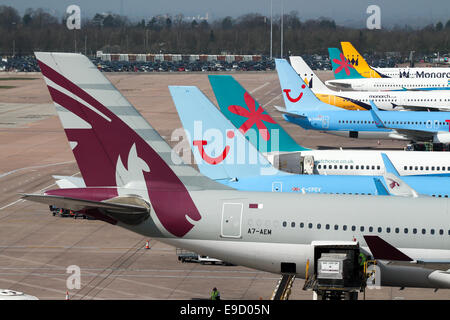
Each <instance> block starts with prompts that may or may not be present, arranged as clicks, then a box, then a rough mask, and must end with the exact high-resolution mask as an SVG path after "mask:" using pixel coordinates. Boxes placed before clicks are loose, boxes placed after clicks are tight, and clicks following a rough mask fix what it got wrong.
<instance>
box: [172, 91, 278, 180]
mask: <svg viewBox="0 0 450 320" xmlns="http://www.w3.org/2000/svg"><path fill="white" fill-rule="evenodd" d="M169 90H170V94H171V95H172V99H173V101H174V103H175V107H176V108H177V111H178V115H179V116H180V119H181V122H182V123H183V127H184V129H185V130H186V134H187V137H188V139H189V141H190V146H191V149H192V152H193V154H194V157H195V160H196V163H197V166H198V168H199V170H200V172H201V173H203V174H204V175H206V176H207V177H209V178H211V179H215V180H232V179H239V178H241V177H256V176H260V175H266V174H285V173H281V172H279V171H278V170H277V169H275V168H274V167H272V165H271V164H270V163H269V161H268V160H267V159H266V158H265V157H264V156H263V155H262V154H261V153H259V152H258V150H257V149H256V148H255V147H254V146H253V145H252V144H251V143H250V142H249V141H248V140H247V139H246V137H244V135H243V134H242V132H241V130H237V129H236V127H235V126H234V125H233V124H232V123H231V122H230V121H228V120H227V119H226V118H225V116H224V115H223V114H222V113H221V112H220V111H219V110H218V109H217V108H216V106H215V105H214V104H213V103H212V102H211V101H210V100H209V99H208V98H207V97H206V96H205V95H204V94H203V93H202V92H201V91H200V90H199V89H198V88H197V87H192V86H169ZM265 134H267V135H270V134H272V133H271V132H270V133H269V132H266V133H264V134H263V135H265ZM246 135H247V137H249V140H250V141H252V140H254V139H257V133H256V130H254V129H251V128H250V129H249V130H248V131H247V132H246Z"/></svg>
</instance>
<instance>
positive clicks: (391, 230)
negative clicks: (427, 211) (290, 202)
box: [282, 221, 450, 236]
mask: <svg viewBox="0 0 450 320" xmlns="http://www.w3.org/2000/svg"><path fill="white" fill-rule="evenodd" d="M282 225H283V227H284V228H286V227H287V226H288V222H287V221H283V223H282ZM289 225H290V226H291V228H295V227H296V226H297V224H296V222H291V223H290V224H289ZM298 227H299V228H300V229H303V228H304V229H315V230H320V229H322V228H323V229H325V230H335V231H339V230H342V231H357V230H359V231H360V232H377V233H383V230H384V232H385V233H397V234H398V233H403V234H408V233H409V232H411V233H412V234H423V235H426V234H430V235H441V236H442V235H444V233H445V231H444V229H429V230H427V229H425V228H422V229H421V228H400V227H395V228H391V227H385V228H383V227H372V226H369V227H367V230H366V227H365V226H359V227H357V226H355V225H352V226H347V225H342V226H340V225H338V224H334V225H331V224H328V223H327V224H324V225H322V224H321V223H316V224H313V223H311V222H310V223H304V222H300V223H299V224H298ZM447 234H448V235H450V229H449V230H448V231H447Z"/></svg>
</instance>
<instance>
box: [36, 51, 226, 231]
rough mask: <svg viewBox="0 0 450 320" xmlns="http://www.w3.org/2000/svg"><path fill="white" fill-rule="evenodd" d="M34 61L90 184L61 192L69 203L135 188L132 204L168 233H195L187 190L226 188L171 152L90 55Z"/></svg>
mask: <svg viewBox="0 0 450 320" xmlns="http://www.w3.org/2000/svg"><path fill="white" fill-rule="evenodd" d="M35 55H36V58H37V60H38V63H39V66H40V68H41V71H42V74H43V76H44V78H45V81H46V83H47V86H48V90H49V92H50V95H51V98H52V100H53V102H54V104H55V106H56V109H57V111H58V115H59V117H60V120H61V123H62V126H63V128H64V131H65V133H66V135H67V138H68V140H69V142H70V146H71V147H72V151H73V153H74V155H75V159H76V161H77V164H78V167H79V169H80V172H81V174H82V177H83V180H84V182H85V184H86V186H87V189H83V188H81V189H79V188H77V189H64V190H60V191H61V192H63V191H64V192H63V193H64V195H65V196H66V197H67V198H70V199H72V198H74V199H75V200H76V199H79V200H80V199H81V200H83V201H84V200H89V199H92V198H93V197H96V199H95V200H96V201H97V202H98V200H100V201H102V200H108V199H113V198H121V197H127V196H129V195H130V191H129V190H132V191H131V193H132V195H133V196H132V197H133V198H134V199H149V201H150V203H151V207H152V211H154V212H155V213H156V215H157V216H158V219H159V221H160V223H162V225H163V226H164V227H165V229H166V230H167V231H169V232H170V233H171V234H173V235H175V236H183V235H185V234H186V233H187V232H188V231H189V230H191V228H192V227H193V224H192V223H190V222H189V221H188V220H187V218H186V216H187V215H189V218H190V219H191V220H192V221H198V220H199V219H201V216H200V213H199V211H198V209H197V208H196V206H195V203H194V201H193V200H192V198H191V195H190V193H189V191H190V190H202V189H217V190H222V189H229V188H228V187H226V186H223V185H222V184H219V183H217V182H215V181H213V180H211V179H208V178H207V177H205V176H203V175H201V174H200V173H199V172H198V171H196V170H195V169H194V168H193V167H191V166H189V165H187V164H184V163H183V162H182V161H181V159H180V158H179V157H178V155H177V154H176V153H174V152H171V151H172V150H171V148H170V147H169V145H168V144H167V143H166V142H165V141H164V139H163V138H162V137H161V136H160V135H159V134H158V133H157V132H156V131H155V130H154V129H153V128H152V127H151V126H150V124H148V122H147V121H146V120H145V119H144V118H143V117H142V115H141V114H139V112H138V111H137V110H136V109H135V108H134V107H133V106H132V105H131V104H130V103H129V102H128V101H127V100H126V99H125V97H124V96H122V94H121V93H120V92H119V91H118V90H117V89H116V88H115V87H114V86H113V85H112V84H111V82H109V80H108V79H107V78H106V77H105V76H104V75H103V74H102V73H101V72H100V71H99V70H98V69H97V68H96V67H95V66H94V64H92V62H91V61H90V60H89V59H88V58H87V57H85V56H83V55H81V54H74V53H44V52H37V53H35ZM93 189H99V190H102V192H103V193H104V194H105V195H104V196H101V198H99V193H98V192H97V193H96V192H94V191H89V190H93ZM50 193H51V192H46V194H47V195H48V194H50ZM75 200H74V201H75ZM71 201H72V200H71ZM84 205H85V204H83V206H84ZM100 205H101V204H98V203H97V207H99V206H100ZM94 207H95V206H94ZM121 219H122V218H121ZM124 221H126V220H124ZM125 223H126V222H125Z"/></svg>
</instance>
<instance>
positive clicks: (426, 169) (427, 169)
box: [403, 166, 450, 171]
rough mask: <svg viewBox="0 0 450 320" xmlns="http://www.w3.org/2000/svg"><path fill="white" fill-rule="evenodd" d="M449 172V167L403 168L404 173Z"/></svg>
mask: <svg viewBox="0 0 450 320" xmlns="http://www.w3.org/2000/svg"><path fill="white" fill-rule="evenodd" d="M430 169H431V171H450V166H449V167H447V169H446V167H445V166H442V167H441V166H403V170H405V171H408V170H409V171H413V170H414V171H430Z"/></svg>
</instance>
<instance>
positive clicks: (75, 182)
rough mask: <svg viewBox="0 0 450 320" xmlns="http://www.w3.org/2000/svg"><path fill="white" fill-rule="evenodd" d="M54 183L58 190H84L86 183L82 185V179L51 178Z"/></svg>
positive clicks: (68, 177)
mask: <svg viewBox="0 0 450 320" xmlns="http://www.w3.org/2000/svg"><path fill="white" fill-rule="evenodd" d="M53 179H55V180H56V181H55V183H56V184H57V185H58V187H59V188H60V189H70V188H86V183H84V180H83V178H79V177H70V176H53Z"/></svg>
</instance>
